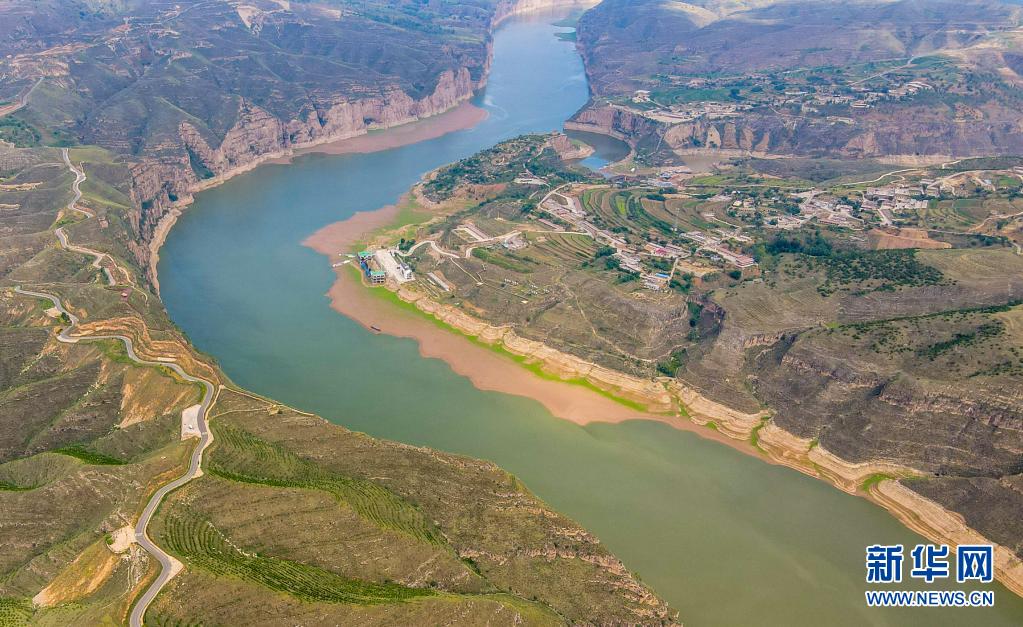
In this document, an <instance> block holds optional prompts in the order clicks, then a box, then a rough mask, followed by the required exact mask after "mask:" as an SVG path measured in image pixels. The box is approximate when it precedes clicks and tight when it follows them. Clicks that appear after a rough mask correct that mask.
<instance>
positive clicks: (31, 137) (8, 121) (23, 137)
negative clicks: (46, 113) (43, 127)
mask: <svg viewBox="0 0 1023 627" xmlns="http://www.w3.org/2000/svg"><path fill="white" fill-rule="evenodd" d="M40 140H42V135H40V134H39V131H38V130H36V129H35V128H34V127H32V126H31V125H30V124H28V123H26V122H25V121H24V120H21V119H19V118H17V117H16V116H11V115H8V116H4V117H0V141H5V142H7V143H10V144H14V145H15V146H38V145H39V142H40Z"/></svg>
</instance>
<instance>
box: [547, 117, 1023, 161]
mask: <svg viewBox="0 0 1023 627" xmlns="http://www.w3.org/2000/svg"><path fill="white" fill-rule="evenodd" d="M928 113H932V114H931V115H927V114H928ZM1013 115H1014V114H1012V112H1010V111H995V112H993V114H992V116H991V117H987V118H984V119H977V120H946V119H940V118H937V117H935V116H934V115H933V112H927V111H917V110H915V109H913V108H911V107H907V108H905V110H901V111H893V112H888V113H885V114H882V113H878V112H873V113H868V114H858V115H857V116H856V119H855V120H844V121H840V120H829V119H826V118H819V119H815V118H799V119H793V118H786V117H782V116H778V115H771V114H768V113H758V112H748V113H743V114H740V115H737V116H736V117H733V118H729V119H727V120H710V119H698V120H693V121H691V122H681V123H677V124H668V123H665V122H661V121H658V120H653V119H651V118H648V117H645V116H643V115H640V114H639V113H637V112H635V111H631V110H629V109H626V108H623V107H617V106H613V105H600V104H593V103H591V104H590V105H588V106H587V107H586V108H584V109H583V110H581V111H580V112H579V113H577V114H576V115H575V116H574V117H573V118H572V120H571V121H570V122H569V123H568V124H566V125H565V127H566V128H569V129H574V130H584V131H590V132H598V133H604V134H606V135H611V136H613V137H616V138H618V139H621V140H623V141H627V142H628V143H629V144H630V145H632V146H633V147H636V146H639V145H642V144H646V145H649V146H659V147H660V146H663V147H664V148H666V149H669V151H666V154H667V155H668V156H670V154H671V153H675V154H676V155H682V154H687V153H692V152H699V151H705V150H720V151H725V152H726V153H731V154H736V155H753V156H770V155H774V156H821V155H827V156H829V157H836V158H884V159H888V160H894V161H895V162H900V163H901V162H903V161H907V160H909V161H911V160H913V159H919V158H920V156H921V155H924V156H930V157H934V158H938V159H940V158H949V159H951V158H956V157H966V156H984V155H992V154H1016V153H1019V152H1023V131H1021V129H1020V125H1019V122H1018V121H1017V120H1016V119H1015V118H1014V117H1013ZM658 157H659V158H660V159H661V160H663V159H664V157H665V155H664V154H661V155H658Z"/></svg>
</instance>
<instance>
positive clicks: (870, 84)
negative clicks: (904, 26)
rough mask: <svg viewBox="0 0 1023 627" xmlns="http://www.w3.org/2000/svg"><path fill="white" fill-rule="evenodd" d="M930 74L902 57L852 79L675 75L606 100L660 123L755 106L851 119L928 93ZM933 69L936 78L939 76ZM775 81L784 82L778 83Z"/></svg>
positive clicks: (932, 86) (727, 113)
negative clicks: (653, 87)
mask: <svg viewBox="0 0 1023 627" xmlns="http://www.w3.org/2000/svg"><path fill="white" fill-rule="evenodd" d="M889 72H891V75H889ZM932 73H933V72H929V71H927V70H920V69H917V68H912V67H910V66H909V61H907V65H906V66H898V67H896V68H893V69H891V70H889V71H887V72H878V73H876V74H874V75H870V76H866V77H864V78H860V79H858V80H852V79H851V77H850V78H846V77H845V76H842V75H837V74H827V75H820V76H818V75H817V73H815V72H813V71H811V70H806V71H804V73H803V74H804V75H803V76H802V77H795V76H787V77H785V79H784V81H783V83H780V82H779V80H778V77H777V76H775V75H773V74H751V75H746V76H737V77H720V78H704V77H697V78H689V77H679V78H676V79H673V82H672V83H670V84H669V85H667V86H665V87H663V88H661V89H658V90H656V91H653V90H651V89H638V90H636V91H635V92H633V94H632V96H631V98H629V99H628V100H625V101H619V102H616V103H611V104H612V105H613V106H617V107H619V108H622V109H626V110H628V111H630V112H631V113H635V114H638V115H642V116H644V117H647V118H649V119H652V120H656V121H658V122H662V123H666V124H680V123H685V122H694V121H697V120H709V121H713V120H721V119H728V118H733V117H737V116H739V115H740V114H742V113H743V112H746V111H751V110H754V109H757V108H769V109H771V110H772V111H774V112H775V113H785V114H787V115H811V116H824V117H826V118H827V119H828V121H831V122H835V123H845V124H854V123H855V120H854V118H852V117H849V115H850V114H852V113H855V112H856V111H864V110H867V109H871V108H873V107H875V106H877V105H880V104H882V103H891V102H902V101H906V100H910V99H912V98H914V97H916V96H918V95H920V94H922V93H926V92H934V91H935V89H936V87H935V84H934V80H933V79H932V78H931V74H932ZM933 74H934V75H935V77H936V78H938V77H943V76H944V75H943V74H938V73H933ZM917 75H922V76H917ZM797 79H801V80H797ZM780 84H784V87H781V88H779V87H778V85H780ZM843 112H844V113H843Z"/></svg>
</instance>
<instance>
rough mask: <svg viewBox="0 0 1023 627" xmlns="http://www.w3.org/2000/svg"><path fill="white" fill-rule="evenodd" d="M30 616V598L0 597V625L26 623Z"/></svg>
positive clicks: (11, 626)
mask: <svg viewBox="0 0 1023 627" xmlns="http://www.w3.org/2000/svg"><path fill="white" fill-rule="evenodd" d="M31 618H32V601H31V600H29V599H17V598H10V597H0V625H2V626H3V627H16V626H20V625H28V624H29V620H30V619H31Z"/></svg>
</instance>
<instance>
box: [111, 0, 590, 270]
mask: <svg viewBox="0 0 1023 627" xmlns="http://www.w3.org/2000/svg"><path fill="white" fill-rule="evenodd" d="M594 4H596V1H595V0H501V1H500V2H497V3H496V4H495V5H493V13H492V15H491V18H490V21H489V24H490V26H489V29H488V31H492V30H493V28H494V27H495V26H496V25H497V24H498V23H500V22H501V21H503V20H504V19H506V18H508V17H510V16H512V15H516V14H520V13H527V12H532V11H540V10H546V9H554V8H559V7H574V6H578V7H581V8H585V7H588V6H592V5H594ZM487 37H488V39H487V41H486V44H485V45H483V46H480V47H479V49H478V50H479V51H480V52H481V53H482V54H481V55H479V54H478V55H476V56H473V55H468V56H466V57H464V63H465V64H464V65H462V66H460V67H457V68H456V69H445V70H443V71H441V72H440V74H439V77H438V78H437V81H436V87H435V88H434V89H433V91H432V92H431V93H428V94H426V95H425V96H423V97H421V98H416V97H414V96H412V95H410V94H409V93H408V90H407V89H406V88H403V87H402V86H399V85H397V84H392V85H386V84H385V85H382V86H378V87H376V88H374V89H373V90H371V93H370V94H367V93H365V92H366V90H365V89H362V88H360V89H356V90H354V92H353V93H345V92H339V93H336V94H335V95H333V96H331V97H329V98H327V99H326V102H324V101H323V100H322V99H320V100H318V101H317V102H316V103H315V105H314V106H309V107H304V109H303V110H304V111H305V112H304V113H303V114H301V115H299V116H298V117H293V118H289V117H288V116H286V115H281V114H280V113H275V112H272V111H270V110H268V109H267V108H265V107H261V106H259V105H258V104H256V103H255V102H253V101H251V100H249V99H245V98H241V99H239V101H238V104H237V108H236V113H235V115H234V116H233V119H234V123H233V125H231V126H230V127H229V128H227V129H226V130H225V132H224V133H223V135H222V138H221V137H217V136H213V135H211V134H210V132H209V129H206V128H200V127H197V125H196V124H194V123H193V122H192V121H190V120H187V119H186V120H183V121H181V122H179V123H178V125H177V133H176V135H174V136H172V138H171V139H169V140H165V141H164V142H163V143H162V144H161V145H160V147H159V148H160V150H159V151H155V154H147V155H145V156H143V157H141V158H140V159H139V160H137V161H134V162H133V163H132V165H131V166H130V170H131V175H132V179H133V186H132V200H133V201H134V204H135V206H136V207H137V208H138V209H137V212H136V213H135V214H134V215H133V227H134V228H135V231H136V233H137V234H138V241H136V242H134V243H133V244H132V247H133V252H134V253H135V255H136V257H137V258H138V260H139V262H140V264H141V265H142V266H143V267H146V268H149V278H150V280H152V281H154V282H155V280H156V277H155V269H154V268H153V267H152V266H153V265H154V264H152V263H151V261H152V256H153V253H154V250H155V249H156V248H158V247H159V245H160V243H161V242H160V238H161V236H162V235H161V229H160V228H159V225H160V223H161V221H162V220H165V219H167V218H168V216H173V215H175V213H176V210H179V209H180V208H181V207H182V206H183V205H185V204H187V203H188V202H190V200H191V194H192V193H193V192H195V191H197V190H199V189H205V188H207V187H210V186H212V185H215V184H218V183H219V182H222V181H223V180H225V179H227V178H230V177H231V176H233V175H234V174H237V173H239V172H242V171H245V170H247V169H250V168H252V167H254V166H255V165H257V164H259V163H261V162H263V161H265V160H267V159H271V158H275V157H278V156H283V155H287V154H288V153H289V152H290V151H291V150H293V149H294V148H297V147H302V146H310V145H314V144H320V143H326V142H330V141H336V140H340V139H345V138H349V137H353V136H356V135H361V134H363V133H365V132H367V131H369V130H373V129H381V128H388V127H392V126H397V125H400V124H405V123H408V122H412V121H415V120H419V119H422V118H426V117H429V116H433V115H437V114H439V113H442V112H444V111H446V110H448V109H450V108H452V107H454V106H456V105H458V104H459V103H462V102H464V101H466V100H468V99H469V98H471V97H472V95H473V93H474V92H475V91H476V90H477V89H479V88H480V87H482V86H483V85H484V84H485V82H486V79H487V75H488V72H489V68H490V60H491V55H492V52H493V51H492V45H491V42H490V40H489V34H488V35H487ZM478 56H482V57H483V58H477V57H478ZM165 230H166V227H165V228H164V229H162V231H165Z"/></svg>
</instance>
